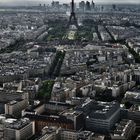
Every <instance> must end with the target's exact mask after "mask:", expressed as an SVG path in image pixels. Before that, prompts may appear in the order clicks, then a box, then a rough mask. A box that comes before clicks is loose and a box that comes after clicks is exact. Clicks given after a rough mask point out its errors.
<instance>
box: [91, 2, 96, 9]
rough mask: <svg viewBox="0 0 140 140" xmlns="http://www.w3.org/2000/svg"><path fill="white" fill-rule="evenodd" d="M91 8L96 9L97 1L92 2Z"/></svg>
mask: <svg viewBox="0 0 140 140" xmlns="http://www.w3.org/2000/svg"><path fill="white" fill-rule="evenodd" d="M91 8H92V9H94V8H95V3H94V2H93V1H92V2H91Z"/></svg>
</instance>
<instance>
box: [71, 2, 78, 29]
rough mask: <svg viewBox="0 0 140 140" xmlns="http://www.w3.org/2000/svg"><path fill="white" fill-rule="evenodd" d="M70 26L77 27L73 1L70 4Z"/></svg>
mask: <svg viewBox="0 0 140 140" xmlns="http://www.w3.org/2000/svg"><path fill="white" fill-rule="evenodd" d="M70 25H75V26H76V27H78V23H77V18H76V14H75V6H74V0H72V2H71V15H70V18H69V26H70Z"/></svg>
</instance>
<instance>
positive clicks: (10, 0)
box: [0, 0, 140, 5]
mask: <svg viewBox="0 0 140 140" xmlns="http://www.w3.org/2000/svg"><path fill="white" fill-rule="evenodd" d="M54 1H55V0H54ZM56 1H57V0H56ZM59 1H60V2H65V3H69V2H70V0H59ZM79 1H81V0H75V2H79ZM89 1H91V0H89ZM50 2H52V0H0V5H1V4H8V5H10V4H12V5H20V4H21V5H23V4H25V5H28V4H33V5H34V4H37V3H50ZM94 2H95V3H127V4H129V3H139V4H140V0H94Z"/></svg>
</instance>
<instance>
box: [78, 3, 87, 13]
mask: <svg viewBox="0 0 140 140" xmlns="http://www.w3.org/2000/svg"><path fill="white" fill-rule="evenodd" d="M85 5H86V4H85V1H81V2H80V3H79V9H80V10H81V11H83V12H84V10H85Z"/></svg>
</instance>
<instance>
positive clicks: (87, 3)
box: [86, 1, 91, 11]
mask: <svg viewBox="0 0 140 140" xmlns="http://www.w3.org/2000/svg"><path fill="white" fill-rule="evenodd" d="M86 11H91V5H90V2H89V1H86Z"/></svg>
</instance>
